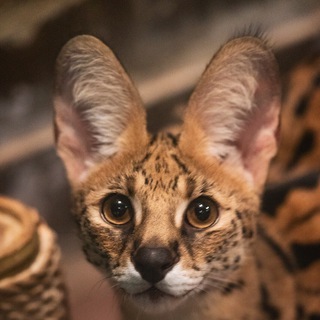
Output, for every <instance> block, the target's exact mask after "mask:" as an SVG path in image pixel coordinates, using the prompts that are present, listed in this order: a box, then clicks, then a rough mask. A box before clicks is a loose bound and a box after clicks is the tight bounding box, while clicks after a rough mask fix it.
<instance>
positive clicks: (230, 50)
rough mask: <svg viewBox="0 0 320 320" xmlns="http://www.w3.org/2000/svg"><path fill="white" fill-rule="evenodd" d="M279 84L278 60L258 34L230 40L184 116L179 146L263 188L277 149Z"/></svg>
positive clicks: (190, 153) (202, 81) (197, 89)
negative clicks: (235, 171)
mask: <svg viewBox="0 0 320 320" xmlns="http://www.w3.org/2000/svg"><path fill="white" fill-rule="evenodd" d="M279 109H280V84H279V76H278V68H277V64H276V61H275V58H274V56H273V54H272V53H271V51H270V50H269V49H268V48H267V47H266V45H265V44H264V42H263V41H262V40H260V39H258V38H254V37H243V38H237V39H234V40H231V41H230V42H228V43H227V44H226V45H225V46H223V47H222V48H221V49H220V50H219V51H218V53H217V54H216V55H215V56H214V57H213V59H212V61H211V63H210V64H209V66H208V67H207V69H206V71H205V72H204V74H203V76H202V78H201V79H200V82H199V84H198V85H197V87H196V89H195V91H194V92H193V94H192V96H191V98H190V100H189V104H188V107H187V109H186V114H185V120H184V121H185V122H184V127H183V131H182V135H181V140H180V145H181V148H182V149H183V150H184V151H185V152H187V153H188V154H189V155H190V156H191V157H192V156H193V155H194V154H195V153H196V152H195V151H194V150H192V148H193V144H196V145H197V154H201V155H202V156H203V155H204V156H209V157H216V158H217V159H219V161H221V162H224V163H226V164H227V165H231V166H232V168H233V169H232V170H233V171H234V170H238V171H239V172H240V173H241V174H243V175H244V177H245V178H246V179H247V181H248V182H249V183H251V184H253V185H254V187H255V188H257V190H261V188H262V186H263V184H264V182H265V179H266V174H267V170H268V166H269V162H270V159H271V158H272V157H273V156H274V155H275V153H276V149H277V131H278V118H279Z"/></svg>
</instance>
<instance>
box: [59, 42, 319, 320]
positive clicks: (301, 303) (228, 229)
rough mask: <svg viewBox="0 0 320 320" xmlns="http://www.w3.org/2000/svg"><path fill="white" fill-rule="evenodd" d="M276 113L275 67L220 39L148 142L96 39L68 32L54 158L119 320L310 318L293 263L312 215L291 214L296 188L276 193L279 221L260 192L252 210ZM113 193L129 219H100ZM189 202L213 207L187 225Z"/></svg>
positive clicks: (249, 46)
mask: <svg viewBox="0 0 320 320" xmlns="http://www.w3.org/2000/svg"><path fill="white" fill-rule="evenodd" d="M114 79H117V81H116V82H114ZM114 83H116V85H114ZM118 95H119V101H118ZM279 109H280V86H279V77H278V70H277V65H276V62H275V59H274V56H273V54H272V53H271V51H270V49H269V48H268V47H267V46H266V44H265V43H264V41H262V40H260V39H258V38H255V37H250V36H247V37H242V38H236V39H233V40H231V41H229V42H228V43H227V44H225V45H224V46H223V47H222V48H221V49H220V50H219V51H218V52H217V54H216V55H215V56H214V58H213V59H212V61H211V62H210V64H209V65H208V67H207V69H206V70H205V72H204V74H203V76H202V77H201V79H200V81H199V83H198V85H197V87H196V88H195V91H194V92H193V94H192V95H191V97H190V100H189V103H188V106H187V108H186V111H185V115H184V121H183V125H182V127H181V129H180V132H178V133H177V134H171V133H168V132H160V133H157V134H155V135H150V134H148V132H147V130H146V124H145V112H144V109H143V107H142V104H141V100H140V98H139V96H138V94H137V92H136V90H135V89H134V86H133V84H132V83H131V81H130V80H129V78H128V77H127V75H126V74H125V72H124V71H123V69H122V67H121V66H120V64H119V63H118V61H117V60H116V58H115V57H114V56H113V54H112V52H111V51H110V50H109V49H108V48H107V47H106V46H105V45H103V44H102V43H101V42H100V41H98V40H97V39H95V38H93V37H89V36H81V37H77V38H75V39H73V40H71V41H70V42H69V43H68V44H67V45H66V46H65V47H64V49H63V50H62V52H61V54H60V56H59V58H58V64H57V83H56V93H55V125H56V144H57V149H58V152H59V154H60V156H61V158H62V159H63V161H64V163H65V167H66V171H67V174H68V177H69V180H70V183H71V186H72V190H73V195H74V216H75V219H76V221H77V223H78V226H79V230H80V236H81V238H82V239H83V247H84V251H85V253H86V256H87V258H88V259H89V261H91V262H92V263H93V264H94V265H96V266H97V267H98V268H99V269H100V270H101V271H102V272H104V273H105V274H106V275H107V277H108V278H109V281H110V282H111V283H112V285H113V287H114V290H115V294H116V295H117V296H118V297H119V301H120V307H121V309H122V313H123V319H128V320H130V319H141V320H157V319H175V320H182V319H184V320H196V319H202V320H209V319H221V320H222V319H243V320H245V319H254V320H259V319H261V320H262V319H283V320H284V319H288V320H289V319H290V320H292V319H316V318H312V317H314V316H317V312H318V311H317V310H316V308H317V304H316V303H315V302H316V300H315V299H316V296H315V295H313V296H312V299H313V300H312V299H309V297H308V296H307V293H306V292H305V290H304V289H305V288H307V289H309V288H311V287H310V286H304V285H305V283H304V279H305V278H303V273H302V270H303V267H305V264H307V267H309V265H310V263H311V264H313V262H314V261H313V260H312V261H311V262H310V261H308V260H304V259H300V258H299V256H301V255H304V248H303V247H302V244H303V242H300V240H301V239H300V238H299V237H300V236H299V234H300V233H299V232H301V229H300V226H303V223H304V222H305V220H304V217H305V216H309V217H310V218H311V219H313V218H314V219H316V218H317V214H316V213H315V211H314V210H312V206H311V207H310V208H309V207H308V208H307V206H305V207H304V209H306V212H307V214H306V215H304V216H302V215H301V216H300V215H299V212H300V211H299V210H297V211H295V212H293V213H292V210H291V211H290V205H289V204H290V203H291V201H296V200H295V199H300V198H301V197H303V194H302V195H301V194H299V190H298V191H297V192H298V194H297V195H296V197H294V198H292V200H291V198H287V197H284V199H285V200H284V201H287V203H288V205H286V206H285V208H284V209H283V213H282V212H280V213H279V210H280V209H281V207H276V209H275V210H273V211H272V210H271V209H274V206H273V204H274V202H272V201H270V200H268V197H269V198H270V195H271V194H272V192H273V191H274V189H270V188H269V189H267V191H266V192H265V193H264V195H263V197H262V199H263V200H264V201H263V202H262V213H261V203H260V199H261V195H262V192H263V186H264V183H265V180H266V177H267V170H268V166H269V161H270V160H271V158H272V157H273V156H274V155H275V152H276V145H277V137H278V115H279ZM109 128H110V130H109ZM284 187H286V185H285V186H284ZM284 187H283V188H284ZM279 188H281V186H280V187H279ZM284 193H285V191H284ZM119 194H120V195H123V196H126V199H129V200H130V205H129V207H127V208H132V211H133V212H134V213H133V215H132V216H131V219H130V220H129V222H126V223H125V224H123V225H116V224H114V223H111V222H110V220H108V219H107V218H106V216H105V214H104V211H103V210H104V209H103V208H104V205H105V203H106V201H108V199H110V196H113V195H119ZM277 194H278V193H277ZM292 194H293V193H292ZM313 196H314V194H312V195H311V196H310V199H311V198H312V199H316V197H313ZM271 198H272V196H271ZM197 199H206V201H209V203H210V206H211V207H210V214H212V212H213V211H214V212H217V214H216V216H215V219H214V222H213V223H211V224H210V225H209V226H206V227H205V228H199V227H195V226H194V225H192V224H191V223H190V220H188V219H189V218H188V215H187V213H188V212H189V210H193V209H192V208H193V207H192V206H191V205H192V203H193V202H194V201H195V200H197ZM271 200H273V199H271ZM282 200H283V199H282ZM315 202H316V201H315ZM308 203H310V204H311V200H310V202H308ZM190 206H191V209H190ZM268 206H269V207H268ZM270 208H271V209H270ZM293 208H295V206H294V205H293ZM309 209H310V210H309ZM110 210H111V209H110ZM126 210H129V212H131V211H130V210H131V209H126ZM215 210H216V211H215ZM126 212H127V211H126ZM192 212H193V211H192ZM295 214H296V216H295ZM292 216H294V217H295V218H292ZM284 217H289V219H287V221H286V220H285V218H284ZM200 222H201V221H200ZM299 230H300V231H299ZM313 234H314V235H315V234H316V233H313ZM296 236H297V237H298V238H299V242H295V239H296V238H295V237H296ZM310 236H311V235H310ZM308 250H311V251H312V250H313V251H316V250H317V247H315V248H313V247H312V248H311V247H310V248H309V249H308ZM298 258H299V259H298ZM299 261H301V263H302V261H304V264H302V265H299ZM159 265H160V266H161V272H160V271H159V270H158V269H159ZM164 270H165V271H164ZM314 273H315V274H316V271H314ZM309 279H312V278H311V276H310V278H309ZM310 281H311V280H310ZM310 301H311V302H310ZM314 306H315V307H314ZM308 317H309V318H308Z"/></svg>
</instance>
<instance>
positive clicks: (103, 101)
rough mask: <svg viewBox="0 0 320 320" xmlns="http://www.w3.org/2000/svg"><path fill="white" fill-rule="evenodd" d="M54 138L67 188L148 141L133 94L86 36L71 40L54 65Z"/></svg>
mask: <svg viewBox="0 0 320 320" xmlns="http://www.w3.org/2000/svg"><path fill="white" fill-rule="evenodd" d="M54 107H55V138H56V145H57V150H58V153H59V155H60V157H61V158H62V160H63V162H64V164H65V167H66V170H67V174H68V177H69V180H70V182H71V183H72V184H77V183H78V182H80V181H82V180H83V179H84V178H85V177H86V176H87V173H88V170H89V169H90V168H91V167H92V166H93V165H95V164H97V163H99V162H101V161H102V160H104V159H108V158H110V157H112V156H114V155H115V154H119V153H120V154H121V153H124V152H133V151H137V150H139V148H141V147H143V146H144V145H145V143H146V141H147V131H146V123H145V122H146V120H145V111H144V108H143V107H142V104H141V99H140V97H139V94H138V93H137V90H136V89H135V87H134V86H133V84H132V82H131V81H130V79H129V77H128V76H127V74H126V73H125V71H124V70H123V68H122V67H121V65H120V63H119V62H118V60H117V59H116V57H115V56H114V55H113V53H112V52H111V50H110V49H109V48H108V47H107V46H105V45H104V44H103V43H102V42H100V41H99V40H97V39H96V38H94V37H91V36H78V37H76V38H74V39H72V40H70V41H69V42H68V43H67V44H66V45H65V46H64V47H63V49H62V50H61V52H60V54H59V57H58V59H57V70H56V84H55V97H54Z"/></svg>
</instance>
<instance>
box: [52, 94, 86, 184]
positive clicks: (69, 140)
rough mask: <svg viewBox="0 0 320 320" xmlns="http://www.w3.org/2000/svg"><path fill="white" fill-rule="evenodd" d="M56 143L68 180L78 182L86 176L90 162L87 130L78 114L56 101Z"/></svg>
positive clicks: (58, 100) (58, 99)
mask: <svg viewBox="0 0 320 320" xmlns="http://www.w3.org/2000/svg"><path fill="white" fill-rule="evenodd" d="M55 103H56V118H55V125H56V143H57V148H58V153H59V155H60V156H61V158H62V159H63V160H64V163H65V166H66V169H67V172H68V176H69V179H70V180H71V181H79V180H81V178H83V177H84V176H85V175H86V172H87V170H88V165H89V163H90V162H91V160H92V159H91V158H92V156H91V154H90V141H88V137H89V136H90V135H89V134H88V131H87V128H86V127H85V125H84V123H83V121H81V120H80V118H79V115H78V113H77V112H76V111H75V110H74V109H73V108H72V107H69V106H66V105H65V103H64V101H62V100H61V99H60V98H57V99H56V102H55Z"/></svg>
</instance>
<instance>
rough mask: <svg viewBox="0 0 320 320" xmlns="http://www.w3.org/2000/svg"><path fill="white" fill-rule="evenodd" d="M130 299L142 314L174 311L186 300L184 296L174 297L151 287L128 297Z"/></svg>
mask: <svg viewBox="0 0 320 320" xmlns="http://www.w3.org/2000/svg"><path fill="white" fill-rule="evenodd" d="M130 299H131V301H132V303H133V304H134V305H135V306H136V307H137V308H139V309H141V310H143V311H144V312H146V313H151V314H152V313H153V314H159V313H163V312H168V311H172V310H174V309H176V308H177V307H178V306H179V305H181V304H182V303H183V302H184V301H185V300H186V296H182V297H176V296H173V295H170V294H167V293H165V292H163V291H161V290H159V289H157V288H154V287H152V288H150V289H148V290H146V291H144V292H142V293H138V294H134V295H130Z"/></svg>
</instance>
